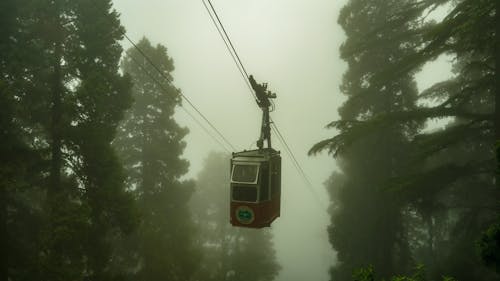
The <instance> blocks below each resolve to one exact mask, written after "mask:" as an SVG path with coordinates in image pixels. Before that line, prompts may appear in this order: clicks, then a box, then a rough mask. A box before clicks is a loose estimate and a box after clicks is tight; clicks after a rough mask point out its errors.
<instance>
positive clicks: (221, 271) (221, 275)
mask: <svg viewBox="0 0 500 281" xmlns="http://www.w3.org/2000/svg"><path fill="white" fill-rule="evenodd" d="M228 163H229V157H228V156H227V155H225V154H220V153H214V152H212V153H210V154H209V155H208V157H207V159H206V160H205V165H204V168H203V170H202V171H201V172H200V174H199V175H198V178H197V184H196V192H195V193H194V195H193V198H192V200H191V203H190V205H191V208H192V210H193V214H194V217H195V220H196V222H197V225H198V226H199V228H200V233H199V235H198V237H199V238H198V239H199V244H200V247H201V248H202V249H203V259H202V262H201V264H202V267H201V268H200V270H199V271H198V272H197V273H196V276H195V278H194V279H195V280H200V281H201V280H203V281H212V280H213V281H216V280H217V281H219V280H226V281H229V280H238V281H247V280H248V281H250V280H261V281H271V280H273V279H274V278H275V277H276V276H277V275H278V273H279V270H280V265H279V264H278V262H277V261H276V254H275V251H274V249H273V243H272V234H271V232H270V230H269V229H259V230H255V229H244V228H237V227H233V226H231V224H230V223H229V213H228V212H229V189H228V188H229V184H228V183H229V171H228Z"/></svg>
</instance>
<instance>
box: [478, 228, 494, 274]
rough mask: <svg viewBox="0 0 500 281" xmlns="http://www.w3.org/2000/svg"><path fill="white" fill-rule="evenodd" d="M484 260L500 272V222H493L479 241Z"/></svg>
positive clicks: (480, 252)
mask: <svg viewBox="0 0 500 281" xmlns="http://www.w3.org/2000/svg"><path fill="white" fill-rule="evenodd" d="M477 246H478V250H479V254H480V256H481V259H482V260H483V262H484V263H485V264H486V265H487V266H489V267H492V268H494V269H495V270H496V271H497V272H498V273H500V223H498V222H497V223H495V224H492V225H491V226H490V227H489V228H488V229H487V230H486V231H485V232H484V233H483V235H482V236H481V239H480V240H479V241H478V243H477Z"/></svg>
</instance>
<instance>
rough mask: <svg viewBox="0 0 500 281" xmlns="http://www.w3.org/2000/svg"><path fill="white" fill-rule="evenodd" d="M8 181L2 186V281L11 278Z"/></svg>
mask: <svg viewBox="0 0 500 281" xmlns="http://www.w3.org/2000/svg"><path fill="white" fill-rule="evenodd" d="M6 184H7V183H6V182H3V185H2V186H0V249H2V253H1V254H0V281H8V278H9V272H8V269H9V251H8V250H7V248H8V243H9V242H8V233H7V186H6Z"/></svg>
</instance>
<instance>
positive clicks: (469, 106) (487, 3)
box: [310, 0, 500, 280]
mask: <svg viewBox="0 0 500 281" xmlns="http://www.w3.org/2000/svg"><path fill="white" fill-rule="evenodd" d="M495 3H496V4H495ZM443 4H447V5H449V7H450V10H449V11H448V14H447V16H446V17H445V18H444V20H443V21H441V22H426V21H425V17H426V16H427V14H429V13H431V12H432V11H434V9H435V8H437V7H439V6H440V5H443ZM497 4H498V1H496V2H495V1H492V0H481V1H474V0H461V1H447V0H443V1H398V2H397V3H392V2H391V1H389V2H387V1H384V3H382V2H381V1H380V2H379V1H366V2H364V1H355V0H352V1H349V2H348V4H347V5H346V6H345V7H344V9H343V10H342V12H341V14H340V16H339V23H340V24H341V25H342V27H343V28H344V30H345V31H346V35H347V40H346V42H345V43H344V44H343V45H342V47H341V56H342V58H343V59H344V60H346V61H347V62H348V65H349V68H348V71H347V72H346V74H345V75H344V82H343V85H342V87H341V90H342V92H343V93H344V94H346V95H347V96H348V99H347V101H346V102H345V104H344V105H343V106H342V108H341V109H340V110H339V113H340V115H341V120H338V121H334V122H332V123H331V124H329V125H328V127H329V128H335V129H337V130H338V131H339V134H338V135H336V136H334V137H332V138H330V139H327V140H324V141H322V142H319V143H318V144H316V145H315V146H314V147H313V148H312V149H311V150H310V153H312V154H314V153H318V152H320V151H322V150H327V151H328V152H329V153H331V154H333V155H334V156H335V157H337V159H339V162H340V166H341V170H342V173H341V174H339V173H335V174H334V175H333V176H332V178H331V179H330V180H329V182H328V185H327V187H328V189H329V191H330V195H331V196H332V201H333V203H334V205H333V206H334V207H333V208H332V226H331V227H330V229H329V232H330V239H331V242H332V245H333V247H334V248H335V249H336V250H337V251H338V257H339V264H338V265H336V266H334V268H333V269H332V280H347V278H348V277H349V276H348V274H347V272H349V270H352V269H354V268H359V267H360V266H363V265H364V264H374V265H375V268H376V269H377V270H378V271H379V272H380V273H381V276H382V277H386V278H387V277H388V276H390V275H394V274H397V272H396V270H397V269H399V270H404V267H402V266H395V267H394V266H393V267H391V265H393V262H390V260H389V259H387V258H385V259H383V258H381V257H376V258H375V257H371V258H370V257H369V254H368V255H367V254H366V252H368V253H370V252H371V251H372V249H373V248H376V247H377V246H378V245H383V243H381V242H380V240H379V238H378V236H377V235H380V234H381V233H384V235H383V236H384V237H386V238H387V237H389V239H387V241H391V238H390V237H391V236H390V235H387V234H388V233H387V229H393V231H397V232H396V233H398V234H397V237H399V239H401V244H400V245H404V244H406V245H407V247H408V248H407V249H406V251H408V252H407V253H408V254H409V256H410V257H409V259H408V260H414V261H418V262H422V263H424V264H426V267H427V268H428V271H427V273H426V275H427V277H428V278H429V279H431V280H438V279H439V278H440V276H441V275H442V274H449V275H452V276H454V277H456V278H458V279H463V280H491V279H494V278H496V277H497V276H496V275H495V274H494V273H492V272H491V271H490V272H489V271H488V270H486V269H485V268H484V267H483V266H482V265H481V262H480V260H479V258H477V256H476V255H475V249H474V243H472V242H471V241H475V240H477V239H478V237H479V236H480V230H481V229H484V228H485V227H487V226H488V225H490V224H491V223H492V222H493V221H494V220H495V218H496V216H497V211H498V208H497V205H498V199H497V198H498V196H499V192H500V189H498V186H497V188H495V184H494V182H495V181H494V178H495V176H496V175H495V172H494V170H495V169H496V167H497V164H494V163H495V161H494V159H495V156H494V154H495V153H494V150H493V149H492V148H493V147H494V145H493V144H494V141H495V137H494V135H495V134H496V135H497V136H498V128H500V127H499V126H498V124H497V123H498V120H500V119H498V116H500V115H499V114H500V110H499V107H498V102H497V103H495V100H498V93H500V91H498V89H500V84H498V81H500V80H499V79H497V78H498V77H499V76H498V73H499V72H498V71H495V67H493V66H494V65H495V59H496V65H498V62H499V60H498V58H499V57H500V56H499V55H498V51H497V50H498V49H495V48H498V47H495V46H498V45H495V44H498V43H495V40H492V39H493V38H492V37H493V36H494V35H495V34H496V36H497V39H498V32H497V33H495V30H498V26H500V25H498V22H499V20H498V19H499V17H498V13H497V12H495V8H497V9H498V7H499V5H497ZM388 5H390V7H388ZM382 13H387V14H386V15H385V16H382V18H383V19H384V20H381V21H377V20H376V19H377V16H379V15H381V14H382ZM495 17H496V19H495ZM495 28H496V29H495ZM497 42H498V41H497ZM391 46H397V47H395V48H391ZM495 50H496V51H495ZM442 54H452V55H453V56H454V57H455V60H454V73H455V76H454V77H453V78H451V79H449V80H447V81H442V82H439V83H436V84H435V85H433V86H431V87H429V88H428V89H425V90H423V91H422V92H421V93H420V94H419V95H418V99H417V95H416V92H415V90H413V92H412V91H411V89H412V87H413V86H412V79H413V75H414V74H415V73H416V72H418V71H419V70H420V67H421V66H422V65H424V64H425V63H427V62H430V61H432V60H434V59H435V58H437V57H438V56H440V55H442ZM384 56H385V57H384ZM381 57H384V58H385V60H378V59H380V58H381ZM377 60H378V61H377ZM374 62H376V63H374ZM495 77H497V78H495ZM391 94H393V95H395V96H396V98H393V99H392V100H391V99H390V98H388V97H390V95H391ZM495 96H496V97H495ZM443 117H448V118H449V117H451V118H452V121H450V122H449V124H447V125H446V127H445V128H444V129H442V130H434V131H430V132H429V131H422V124H423V122H426V121H429V120H436V119H437V120H439V119H442V118H443ZM495 120H497V121H495ZM495 122H496V123H495ZM381 136H382V137H381ZM383 136H387V138H386V139H384V138H383ZM377 140H379V141H377ZM387 140H390V141H391V143H389V141H387ZM394 140H396V141H394ZM385 146H389V147H397V148H404V149H402V150H400V151H397V149H396V151H395V149H393V148H391V149H387V148H384V147H385ZM392 153H394V154H392ZM384 158H389V159H391V161H390V162H392V164H394V166H392V167H391V166H389V171H390V172H386V173H384V172H383V170H382V169H381V167H383V166H384V165H387V164H386V163H387V161H384ZM494 167H495V168H494ZM498 182H499V181H498V180H497V185H498ZM367 186H370V187H371V188H372V189H373V188H374V187H375V190H378V191H373V190H370V189H368V188H367ZM381 191H383V192H381ZM384 194H385V195H384ZM357 196H358V197H359V198H358V197H357ZM374 202H378V204H377V203H375V204H374ZM389 206H392V211H389V210H390V208H389ZM391 214H392V215H391ZM384 220H386V221H391V222H392V225H391V224H390V223H386V224H385V225H384V224H383V223H381V222H385V221H384ZM398 221H399V225H400V227H395V226H396V225H398V223H397V222H398ZM352 225H354V226H356V227H355V228H354V227H353V226H352ZM380 225H384V227H383V229H382V230H378V229H377V228H376V227H377V226H380ZM348 229H349V230H348ZM370 231H372V232H370ZM366 233H370V234H369V235H366ZM484 237H486V236H483V239H486V238H484ZM393 239H394V238H393ZM487 240H488V239H486V240H484V241H483V244H482V245H483V248H484V249H488V247H489V246H486V245H489V244H488V243H487V242H485V241H487ZM393 241H397V240H393ZM373 244H375V245H376V246H374V245H373ZM393 245H394V242H393ZM490 246H491V245H490ZM395 248H398V247H395ZM401 249H404V248H399V249H398V250H397V251H400V250H401ZM397 251H396V252H397ZM486 252H487V251H486ZM486 252H485V253H486ZM381 253H384V257H388V256H389V257H390V256H391V252H390V251H389V250H388V248H386V249H385V250H383V251H381ZM367 256H368V257H367ZM381 260H384V262H382V264H376V262H379V261H381ZM398 260H401V259H398ZM402 278H403V277H402ZM404 278H407V277H404ZM402 280H406V279H402Z"/></svg>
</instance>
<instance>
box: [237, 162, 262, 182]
mask: <svg viewBox="0 0 500 281" xmlns="http://www.w3.org/2000/svg"><path fill="white" fill-rule="evenodd" d="M258 174H259V166H257V165H238V164H236V165H234V166H233V175H232V178H231V179H232V181H233V182H241V183H255V182H257V175H258Z"/></svg>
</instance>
